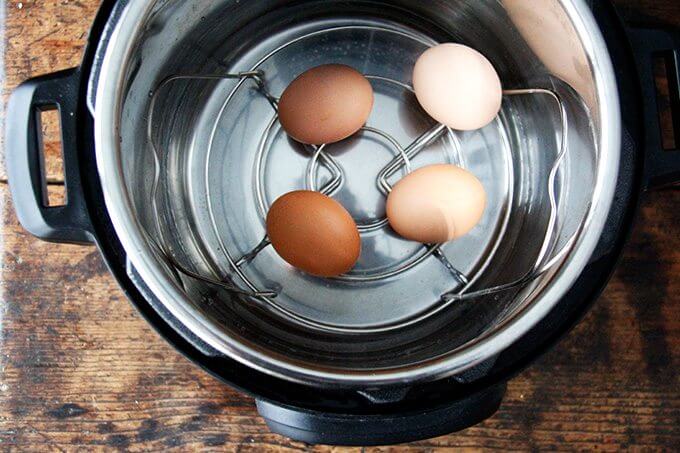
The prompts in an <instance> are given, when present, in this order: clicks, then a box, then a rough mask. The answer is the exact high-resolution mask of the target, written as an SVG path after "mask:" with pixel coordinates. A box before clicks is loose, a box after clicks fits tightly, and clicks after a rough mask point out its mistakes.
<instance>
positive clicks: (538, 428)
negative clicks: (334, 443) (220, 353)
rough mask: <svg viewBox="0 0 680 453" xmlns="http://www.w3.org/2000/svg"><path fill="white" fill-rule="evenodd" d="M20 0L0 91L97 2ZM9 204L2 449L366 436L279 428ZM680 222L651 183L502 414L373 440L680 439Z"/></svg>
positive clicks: (81, 26) (628, 442)
mask: <svg viewBox="0 0 680 453" xmlns="http://www.w3.org/2000/svg"><path fill="white" fill-rule="evenodd" d="M619 3H620V4H622V5H623V6H625V11H626V14H628V15H632V16H637V17H643V16H644V17H651V18H657V16H658V18H660V19H662V20H664V21H666V22H674V23H680V11H679V5H678V2H676V1H675V0H667V1H659V0H657V1H652V0H648V1H645V0H620V1H619ZM18 4H19V3H18V2H16V1H8V2H6V8H7V25H6V52H5V55H6V63H5V65H6V80H5V83H4V86H3V93H4V95H6V94H7V93H8V91H9V90H10V89H11V87H13V86H14V85H16V84H17V83H18V82H20V81H21V80H23V79H25V78H27V77H30V76H33V75H38V74H40V73H44V72H49V71H53V70H56V69H60V68H65V67H69V66H72V65H75V64H77V63H78V59H79V57H80V53H81V49H82V45H83V44H84V42H85V37H86V30H87V26H88V24H89V23H90V22H91V20H92V17H93V15H94V13H95V10H96V7H97V2H96V1H93V0H80V1H66V0H59V1H57V0H41V1H25V2H22V8H21V9H19V8H18ZM640 6H645V8H644V10H642V9H640ZM639 11H645V13H644V14H643V13H640V12H639ZM50 171H51V170H50ZM1 177H2V175H0V179H1ZM55 177H57V176H55ZM50 190H53V191H54V190H58V188H56V187H50ZM0 216H1V219H0V225H2V235H1V236H0V247H1V250H0V257H1V258H0V259H1V260H2V261H1V262H0V450H13V449H16V450H26V451H43V450H54V451H76V450H83V451H92V450H94V451H98V450H102V451H103V450H111V449H119V450H130V451H146V450H163V451H165V450H177V451H179V450H183V451H185V450H191V449H205V450H219V451H223V450H226V451H276V452H279V451H319V452H329V451H361V449H332V448H328V447H312V446H307V445H304V444H300V443H294V442H290V441H289V440H287V439H284V438H282V437H280V436H277V435H274V434H271V433H269V432H268V430H267V428H266V427H265V426H264V424H263V422H262V421H261V419H260V418H259V417H258V416H257V413H256V411H255V408H254V406H253V403H252V401H251V400H250V399H249V398H247V397H245V396H243V395H241V394H239V393H238V392H235V391H233V390H231V389H229V388H228V387H226V386H224V385H222V384H220V383H218V382H217V381H216V380H214V379H212V378H211V377H209V376H208V375H206V374H205V373H203V372H202V371H200V370H198V369H196V368H195V367H194V366H193V365H191V364H190V363H189V362H188V361H186V360H185V359H184V358H183V357H181V356H180V355H179V354H177V353H176V352H175V351H174V350H173V349H172V348H171V347H169V346H168V345H167V344H166V343H165V342H163V341H162V340H161V339H160V338H159V337H158V336H157V335H156V334H155V333H154V332H153V331H152V329H151V328H150V327H149V326H147V325H146V324H145V322H144V321H143V320H142V319H141V318H140V317H139V316H138V315H137V313H136V312H135V311H134V309H133V308H132V307H131V306H130V304H129V303H128V302H127V300H126V299H125V297H124V296H123V295H122V293H121V291H120V290H119V288H118V287H117V286H116V284H115V282H114V281H113V279H112V278H111V276H110V275H109V274H108V272H107V270H106V268H105V266H104V264H103V263H102V261H101V259H100V257H99V255H98V253H97V251H96V250H95V249H94V248H88V247H76V246H67V245H54V244H47V243H44V242H41V241H38V240H36V239H34V238H32V237H30V236H28V235H27V234H26V233H25V232H24V231H23V230H22V228H21V227H20V226H19V225H18V223H17V221H16V218H15V216H14V212H13V207H12V204H11V202H10V201H9V194H8V190H7V186H6V185H5V184H2V183H0ZM679 224H680V191H678V190H666V191H661V192H656V193H652V194H649V195H648V196H647V197H646V199H645V200H644V202H643V206H642V210H641V213H640V217H639V221H638V223H637V226H636V228H635V232H634V234H633V237H632V240H631V243H630V244H629V245H628V247H627V248H626V252H625V256H624V258H623V260H622V262H621V265H620V267H619V269H618V270H617V272H616V274H615V276H614V278H613V279H612V281H611V283H610V285H609V287H608V288H607V290H606V292H605V293H604V295H603V296H602V297H601V298H600V300H599V301H598V302H597V303H596V304H595V306H594V307H593V309H592V310H591V311H590V313H589V314H588V315H587V317H586V318H585V319H584V320H583V321H582V322H581V323H580V324H579V326H578V327H577V328H576V329H575V330H574V331H573V332H572V333H571V334H570V335H569V336H568V337H567V338H566V339H565V340H564V341H563V342H561V343H560V345H559V346H558V347H557V348H555V349H554V350H553V351H551V352H550V353H548V354H547V355H546V356H545V357H543V358H542V359H541V360H539V362H538V363H536V364H535V365H534V366H532V367H531V368H530V369H529V370H527V371H526V372H524V373H523V374H522V375H520V376H519V377H518V378H517V379H515V380H513V381H512V382H511V383H510V386H509V392H508V396H507V399H506V401H505V403H504V404H503V406H502V408H501V410H500V411H499V412H498V414H496V416H494V417H493V418H491V419H490V420H488V421H486V422H484V423H482V424H481V425H479V426H477V427H474V428H471V429H468V430H466V431H464V432H462V433H458V434H454V435H450V436H445V437H441V438H437V439H433V440H429V441H426V442H420V443H415V444H412V445H407V446H401V447H390V448H379V449H364V451H370V452H373V451H375V452H392V451H413V452H416V451H428V450H439V449H449V448H452V449H453V448H455V449H456V450H458V449H461V450H479V449H500V450H567V449H569V450H574V449H580V450H592V449H599V450H605V451H614V450H621V449H633V450H649V451H651V450H667V451H673V450H676V451H677V446H678V445H680V428H679V427H680V378H679V377H678V369H679V368H678V366H679V365H680V279H678V276H679V275H680V234H679V233H678V225H679Z"/></svg>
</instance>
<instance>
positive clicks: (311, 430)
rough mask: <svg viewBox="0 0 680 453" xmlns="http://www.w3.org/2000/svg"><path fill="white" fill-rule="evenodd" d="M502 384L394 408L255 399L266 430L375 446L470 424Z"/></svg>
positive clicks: (482, 416)
mask: <svg viewBox="0 0 680 453" xmlns="http://www.w3.org/2000/svg"><path fill="white" fill-rule="evenodd" d="M505 390H506V385H505V384H498V385H496V386H493V387H488V388H486V389H483V390H481V391H479V392H477V393H474V394H471V395H468V396H467V397H465V398H463V399H460V400H457V401H454V402H451V403H448V404H444V405H442V406H441V407H436V408H431V409H427V410H411V411H409V410H408V408H401V409H400V410H398V411H396V413H394V414H389V413H383V414H371V415H359V414H350V413H347V414H342V413H329V412H319V411H314V410H309V409H302V408H298V407H291V406H286V405H281V404H278V403H272V402H268V401H264V400H257V401H256V403H257V410H258V412H259V413H260V415H261V416H262V417H263V418H264V420H265V422H266V423H267V426H268V427H269V429H271V430H272V432H274V433H277V434H281V435H283V436H286V437H289V438H291V439H293V440H297V441H301V442H305V443H308V444H324V445H344V446H375V445H392V444H398V443H404V442H413V441H417V440H423V439H429V438H432V437H438V436H442V435H445V434H450V433H452V432H455V431H460V430H463V429H465V428H468V427H470V426H473V425H476V424H478V423H480V422H482V421H484V420H486V419H487V418H489V417H491V416H492V415H493V414H494V413H495V412H496V411H497V410H498V408H499V407H500V404H501V402H502V401H503V396H504V395H505Z"/></svg>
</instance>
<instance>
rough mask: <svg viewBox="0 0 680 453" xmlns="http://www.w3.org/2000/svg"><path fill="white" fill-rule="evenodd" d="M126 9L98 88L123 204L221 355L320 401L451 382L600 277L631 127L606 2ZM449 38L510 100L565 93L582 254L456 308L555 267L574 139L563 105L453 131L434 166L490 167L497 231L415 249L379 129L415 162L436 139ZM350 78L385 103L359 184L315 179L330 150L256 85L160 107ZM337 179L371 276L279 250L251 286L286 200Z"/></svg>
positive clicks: (355, 147)
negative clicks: (328, 67) (340, 390)
mask: <svg viewBox="0 0 680 453" xmlns="http://www.w3.org/2000/svg"><path fill="white" fill-rule="evenodd" d="M119 12H120V14H121V15H120V18H119V20H118V22H117V23H116V25H115V29H114V30H113V32H112V33H111V35H110V39H109V40H108V41H106V42H104V43H103V44H102V45H103V46H106V49H105V59H104V62H103V64H102V70H101V73H100V75H99V78H98V79H93V80H92V81H91V85H92V86H91V91H92V93H96V104H95V106H94V109H95V129H96V148H97V162H98V167H99V173H100V177H101V179H102V186H103V188H104V193H105V197H106V203H107V208H108V210H109V212H110V215H111V218H112V221H113V224H114V226H115V228H116V231H117V233H118V235H119V236H120V238H121V241H122V243H123V245H124V247H125V249H126V251H127V253H128V257H129V261H130V264H131V265H132V266H134V268H135V269H136V271H137V272H138V273H139V274H140V275H141V276H142V277H143V278H144V280H145V282H146V284H147V285H148V286H149V288H150V289H151V290H152V291H153V293H154V294H155V296H157V298H158V299H159V300H160V301H161V302H162V303H163V304H164V305H165V306H166V307H167V309H168V310H169V311H170V312H171V313H173V314H174V315H175V316H176V317H177V318H178V319H179V320H180V321H181V322H182V323H184V324H185V325H186V326H187V327H188V328H189V329H191V330H192V331H193V332H194V333H195V334H196V335H197V336H198V337H199V338H201V339H202V340H203V341H205V342H206V343H208V344H210V345H211V346H212V347H214V348H215V349H217V350H218V351H220V352H222V353H224V354H227V355H229V356H231V357H233V358H235V359H237V360H239V361H241V362H244V363H246V364H249V365H250V366H253V367H255V368H258V369H260V370H262V371H265V372H267V373H270V374H274V375H277V376H280V377H283V378H286V379H290V380H296V381H302V382H310V383H315V384H331V383H335V384H343V385H351V386H367V385H378V384H388V383H396V382H402V383H403V382H413V381H416V380H426V379H435V378H439V377H442V376H445V375H450V374H454V373H458V372H460V371H462V370H465V369H467V368H469V367H471V366H473V365H475V364H476V363H479V362H480V361H483V360H485V359H488V358H490V357H493V356H494V355H495V354H497V353H498V352H499V351H501V350H502V349H503V348H504V347H506V346H508V345H509V344H510V343H512V342H513V341H514V340H516V339H517V338H519V337H520V336H521V335H522V334H523V333H524V332H526V331H527V330H528V329H529V328H530V327H531V326H533V325H534V324H535V323H536V322H537V321H538V320H539V319H541V317H543V316H544V315H545V314H546V313H547V312H548V311H549V310H550V309H551V308H552V307H553V306H554V304H555V303H557V302H558V301H559V299H560V297H561V296H562V295H563V294H564V293H565V292H566V290H567V289H568V288H569V287H570V285H571V284H572V283H573V281H574V280H575V278H576V277H577V276H578V275H579V274H580V272H581V271H582V269H583V268H584V266H585V265H586V263H587V261H588V258H589V257H590V255H591V253H592V251H593V249H594V247H595V244H596V242H597V240H598V238H599V236H600V234H601V230H602V227H603V223H604V220H605V218H606V215H607V213H608V210H609V206H610V203H611V200H612V198H613V190H614V186H615V182H616V174H617V169H618V158H619V135H620V124H619V122H620V120H619V112H618V98H617V91H616V86H615V82H614V76H613V71H612V68H611V63H610V60H609V57H608V54H607V52H606V47H605V45H604V43H603V41H602V38H601V36H600V33H599V31H598V29H597V26H596V24H595V22H594V20H593V18H592V17H591V15H590V12H589V10H588V8H587V6H586V5H585V3H584V2H582V1H578V0H574V1H567V0H561V1H558V0H542V1H540V2H536V1H533V0H502V1H495V0H494V1H491V0H490V1H479V2H465V1H453V0H448V1H443V0H442V1H432V2H417V1H406V0H399V1H378V0H372V1H359V0H357V1H334V0H331V1H327V0H325V1H264V0H258V1H251V2H239V1H203V0H182V1H179V0H177V1H172V0H170V1H151V0H138V1H134V2H130V3H128V4H127V5H125V6H121V8H120V10H119ZM448 41H453V42H460V43H464V44H467V45H470V46H472V47H474V48H475V49H477V50H479V51H480V52H482V53H483V54H485V55H486V56H487V57H488V58H489V59H490V60H491V62H492V63H493V64H494V65H495V67H496V69H497V70H498V72H499V74H500V76H501V79H502V81H503V84H504V88H505V89H523V88H543V89H548V90H551V91H554V92H555V93H557V94H558V95H559V96H560V98H561V99H562V101H563V104H564V108H565V110H566V119H567V123H568V126H569V127H568V136H567V139H568V140H567V144H568V146H567V151H566V155H565V158H564V161H563V162H562V163H561V165H560V167H559V172H558V173H557V179H556V182H555V202H556V213H557V224H556V229H555V233H556V236H555V240H554V241H552V242H551V243H550V250H549V251H550V254H551V255H554V254H555V253H557V251H559V250H562V249H564V247H567V249H565V252H566V253H565V254H564V258H561V259H558V260H555V261H556V262H555V263H554V266H552V267H551V268H550V270H549V271H548V272H546V273H544V274H542V275H541V276H540V277H539V278H536V279H534V280H533V281H531V282H529V283H527V284H525V285H523V286H522V287H519V288H514V289H512V290H508V291H505V292H501V293H495V294H491V295H488V296H485V297H477V298H473V299H469V300H459V301H455V302H452V303H451V302H449V303H447V301H446V299H445V298H442V295H443V294H446V293H455V292H460V291H473V290H476V289H483V288H488V287H493V286H497V285H502V284H504V283H508V282H511V281H513V280H516V279H517V278H520V277H522V276H523V275H524V274H525V273H526V272H528V271H529V270H530V269H531V268H532V266H533V265H534V263H535V262H536V260H537V257H538V256H539V254H540V252H541V247H542V243H543V238H544V237H545V235H546V229H547V228H548V225H549V217H550V213H551V205H550V197H549V195H548V182H549V173H550V170H551V168H552V166H553V164H554V163H555V160H556V158H557V155H558V152H559V150H560V142H561V138H562V132H563V131H562V127H561V122H560V119H561V118H560V110H559V108H558V106H557V105H556V103H555V101H554V99H552V98H551V97H550V96H545V95H541V94H532V95H523V96H506V98H505V100H504V103H503V109H502V112H501V114H500V115H499V117H498V118H497V120H495V121H494V122H493V123H492V124H490V125H489V126H487V127H485V128H483V129H481V130H478V131H473V132H464V133H462V132H458V131H451V130H447V131H445V132H444V134H443V135H442V136H441V137H439V139H438V140H436V141H433V142H432V143H431V144H430V145H428V146H427V147H426V148H425V149H424V150H423V151H422V152H421V153H419V154H418V155H417V156H415V157H414V158H413V160H412V166H413V168H418V167H421V166H424V165H428V164H431V163H437V162H450V163H455V164H457V165H461V166H463V167H465V168H467V169H469V170H470V171H472V172H473V173H474V174H476V175H477V176H478V177H479V178H480V179H481V181H482V183H483V184H484V186H485V188H486V191H487V193H488V198H489V204H488V207H487V210H486V212H485V215H484V218H483V219H482V221H481V223H480V224H479V225H478V226H477V227H476V228H475V229H474V230H473V232H472V233H470V234H469V235H467V236H466V237H464V238H462V239H460V240H457V241H455V242H452V243H449V244H446V245H444V246H443V247H442V248H441V249H440V251H441V254H437V253H433V252H432V250H431V249H428V248H427V247H424V246H423V245H422V244H416V243H412V242H408V241H405V240H402V239H400V238H398V237H397V236H396V235H395V234H394V233H393V232H392V231H391V230H390V229H389V226H387V225H386V224H385V222H384V221H383V220H382V219H383V218H384V201H385V196H384V194H383V193H382V192H381V191H380V189H379V187H378V184H377V176H378V174H379V173H380V171H381V169H382V168H384V167H385V166H386V165H387V164H388V163H389V162H390V161H391V160H392V159H393V158H394V157H395V156H397V151H396V150H395V146H394V144H393V143H391V142H390V141H389V140H387V139H386V138H385V136H383V135H380V134H375V133H371V129H370V128H375V129H377V130H379V131H384V132H385V133H387V134H389V135H390V136H391V137H394V139H396V140H397V142H398V143H399V144H400V145H401V146H402V147H406V146H408V144H410V143H411V142H413V140H415V139H416V138H417V137H418V136H420V135H421V134H422V133H424V132H425V131H427V130H428V129H430V128H432V127H433V126H435V123H434V122H433V120H432V119H430V118H429V117H428V116H427V115H426V114H425V113H424V112H423V111H422V110H421V109H420V107H419V106H418V104H417V102H416V100H415V98H414V96H413V94H412V92H411V91H410V89H409V85H410V83H411V70H412V67H413V64H414V62H415V60H416V58H417V57H418V56H419V55H420V53H422V52H423V51H424V50H425V49H427V48H428V46H431V45H434V44H436V43H438V42H448ZM331 62H333V63H344V64H348V65H350V66H353V67H354V68H356V69H358V70H359V71H361V72H363V73H364V74H366V75H369V76H372V78H371V83H372V84H373V87H374V90H375V93H376V102H375V108H374V110H373V113H372V114H371V117H370V118H369V121H368V123H367V126H368V128H369V129H368V130H365V131H363V132H362V133H360V134H358V135H357V136H355V137H353V138H351V139H348V140H346V141H344V142H342V143H339V144H334V145H330V146H328V147H327V149H325V152H326V153H327V154H328V155H329V156H331V157H332V159H334V161H335V162H336V163H337V168H336V169H335V170H333V168H331V167H330V166H329V165H319V166H318V170H317V171H316V172H314V174H313V178H311V181H310V179H309V178H307V177H306V175H307V172H308V170H309V162H310V158H311V154H310V152H309V150H307V149H304V148H302V147H300V146H299V145H298V144H296V143H295V142H293V141H292V140H290V139H288V138H287V137H286V135H285V133H284V132H282V130H281V128H280V125H279V124H278V122H277V121H276V117H275V115H274V112H273V110H272V108H271V105H270V104H269V102H268V101H267V99H266V98H265V97H264V96H262V93H261V92H260V91H258V90H257V89H256V85H254V84H253V83H251V81H249V80H247V79H246V80H239V79H232V80H221V81H215V80H196V79H190V80H179V81H176V82H174V83H172V84H167V85H164V86H163V87H162V92H161V91H159V90H160V89H161V88H160V87H159V84H160V83H161V82H162V81H163V80H165V79H166V78H167V77H169V76H172V75H178V74H180V75H208V74H213V75H215V74H216V75H219V74H231V73H238V72H240V71H254V70H257V71H261V72H262V79H263V80H264V81H265V83H266V87H267V90H268V91H269V92H271V93H272V94H273V95H274V96H279V95H280V94H281V92H282V91H283V89H284V88H285V87H286V85H287V84H288V83H290V82H291V81H292V80H293V79H294V78H295V77H296V76H297V75H299V74H300V73H301V72H303V71H304V70H306V69H308V68H310V67H313V66H316V65H319V64H323V63H331ZM386 79H388V80H386ZM154 96H155V97H156V101H155V106H154V112H153V117H152V115H151V112H150V105H151V102H150V101H151V99H152V98H153V97H154ZM150 121H151V123H150ZM149 131H150V133H148V132H149ZM152 145H153V146H152ZM154 146H155V148H156V151H157V152H158V153H159V156H160V159H158V161H156V159H155V158H154ZM337 172H339V173H340V174H341V175H342V183H341V185H340V186H339V187H338V188H337V190H335V191H334V192H332V195H333V196H334V198H336V199H337V200H338V201H340V202H341V203H342V204H343V205H345V206H346V207H347V209H348V210H349V211H350V213H351V214H352V215H353V216H354V218H355V219H356V220H357V223H358V224H359V225H360V226H361V229H362V231H361V233H362V249H363V250H362V254H361V258H360V260H359V263H358V265H357V266H356V268H355V269H354V270H353V271H352V272H350V273H349V274H347V275H345V276H342V277H340V278H337V279H319V278H314V277H310V276H308V275H305V274H303V273H301V272H299V271H296V270H294V269H292V268H291V267H290V266H288V265H286V264H285V263H284V262H283V261H282V260H281V259H280V258H279V257H278V256H277V255H276V253H275V252H274V251H273V250H272V249H271V247H265V248H264V249H262V250H261V251H260V253H259V254H257V256H255V257H254V258H253V259H252V260H251V261H250V262H248V263H245V264H243V265H242V266H240V267H239V268H238V271H236V270H235V267H234V263H236V262H237V261H239V258H240V257H243V256H244V255H247V254H248V253H249V252H251V251H252V250H253V249H254V248H256V247H257V245H258V244H260V243H261V241H262V239H263V238H264V237H265V231H264V216H265V214H266V210H267V207H268V206H269V204H271V203H272V202H273V201H274V200H275V199H276V198H277V197H278V196H279V195H282V194H283V193H285V192H287V191H290V190H294V189H300V188H305V187H309V186H310V184H311V185H314V186H315V187H321V186H323V185H324V184H325V183H328V182H329V181H330V180H332V178H333V177H334V176H335V175H336V173H337ZM403 174H404V170H403V169H402V170H401V171H400V172H397V173H396V174H395V175H393V176H392V177H391V178H390V182H392V183H393V182H394V181H396V180H398V179H399V178H400V177H401V176H403ZM156 182H157V183H158V186H157V187H155V184H156ZM155 191H157V195H158V198H157V209H153V208H152V205H153V203H152V199H153V198H154V193H156V192H155ZM159 243H160V244H162V246H163V247H164V248H165V249H166V250H167V252H169V254H170V255H171V257H172V261H174V262H176V263H181V267H183V268H185V269H188V270H190V272H191V273H196V274H200V275H203V276H205V277H209V278H210V279H213V280H220V281H222V282H225V283H228V284H229V285H233V286H235V287H238V288H241V289H242V290H244V291H254V290H262V291H264V290H270V291H273V292H275V293H277V295H276V297H267V298H261V299H254V298H252V297H250V296H248V295H244V294H239V293H234V292H232V291H228V290H225V289H224V288H223V287H222V286H218V285H213V284H210V283H207V282H206V281H205V280H201V279H196V278H194V277H191V276H189V275H187V273H186V272H178V270H177V268H176V266H172V265H168V264H169V262H168V260H167V259H164V257H163V254H162V253H159V250H158V247H157V246H156V244H159ZM452 268H455V270H456V271H455V272H453V271H452ZM460 274H462V275H463V276H464V278H461V277H460ZM304 320H309V321H311V322H304ZM409 320H414V321H413V322H409ZM402 324H403V325H402ZM394 325H400V326H401V327H399V328H390V326H394ZM324 326H327V327H328V328H324Z"/></svg>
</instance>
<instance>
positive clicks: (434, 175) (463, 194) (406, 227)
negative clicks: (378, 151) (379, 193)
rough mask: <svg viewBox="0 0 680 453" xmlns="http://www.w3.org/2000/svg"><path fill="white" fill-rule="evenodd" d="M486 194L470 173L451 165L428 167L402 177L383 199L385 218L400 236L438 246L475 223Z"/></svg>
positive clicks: (459, 234) (477, 220) (465, 232)
mask: <svg viewBox="0 0 680 453" xmlns="http://www.w3.org/2000/svg"><path fill="white" fill-rule="evenodd" d="M485 207H486V192H485V191H484V186H482V183H481V182H480V181H479V180H478V179H477V178H476V177H475V175H473V174H472V173H470V172H468V171H466V170H464V169H462V168H460V167H456V166H455V165H447V164H440V165H430V166H427V167H423V168H420V169H418V170H416V171H414V172H413V173H411V174H409V175H407V176H405V177H404V178H403V179H401V180H400V181H399V182H397V184H395V186H394V189H392V192H390V195H389V196H388V197H387V207H386V209H387V218H388V220H389V222H390V225H391V226H392V228H393V229H394V230H395V231H396V232H397V233H399V235H400V236H402V237H404V238H406V239H410V240H413V241H418V242H422V243H426V244H439V243H442V242H447V241H450V240H453V239H457V238H459V237H461V236H463V235H464V234H467V233H468V232H469V231H470V230H471V229H472V228H474V227H475V225H477V223H479V220H480V219H481V218H482V214H483V213H484V208H485Z"/></svg>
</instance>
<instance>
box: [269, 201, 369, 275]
mask: <svg viewBox="0 0 680 453" xmlns="http://www.w3.org/2000/svg"><path fill="white" fill-rule="evenodd" d="M267 235H268V236H269V240H270V241H271V243H272V246H273V247H274V250H276V252H277V253H278V254H279V256H281V258H283V259H284V260H285V261H286V262H287V263H288V264H290V265H292V266H294V267H296V268H298V269H300V270H303V271H305V272H307V273H308V274H311V275H316V276H318V277H335V276H338V275H341V274H344V273H346V272H347V271H349V270H350V269H351V268H352V267H353V266H354V264H355V263H356V262H357V259H359V254H360V253H361V238H360V237H359V230H358V229H357V225H356V223H355V222H354V219H352V217H351V216H350V214H349V212H347V210H346V209H345V208H344V207H343V206H342V205H341V204H340V203H338V202H337V201H335V200H333V199H332V198H330V197H327V196H326V195H323V194H321V193H319V192H312V191H307V190H299V191H295V192H289V193H287V194H285V195H283V196H281V197H280V198H278V199H277V200H276V201H275V202H274V204H272V206H271V208H270V209H269V212H268V214H267Z"/></svg>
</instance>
